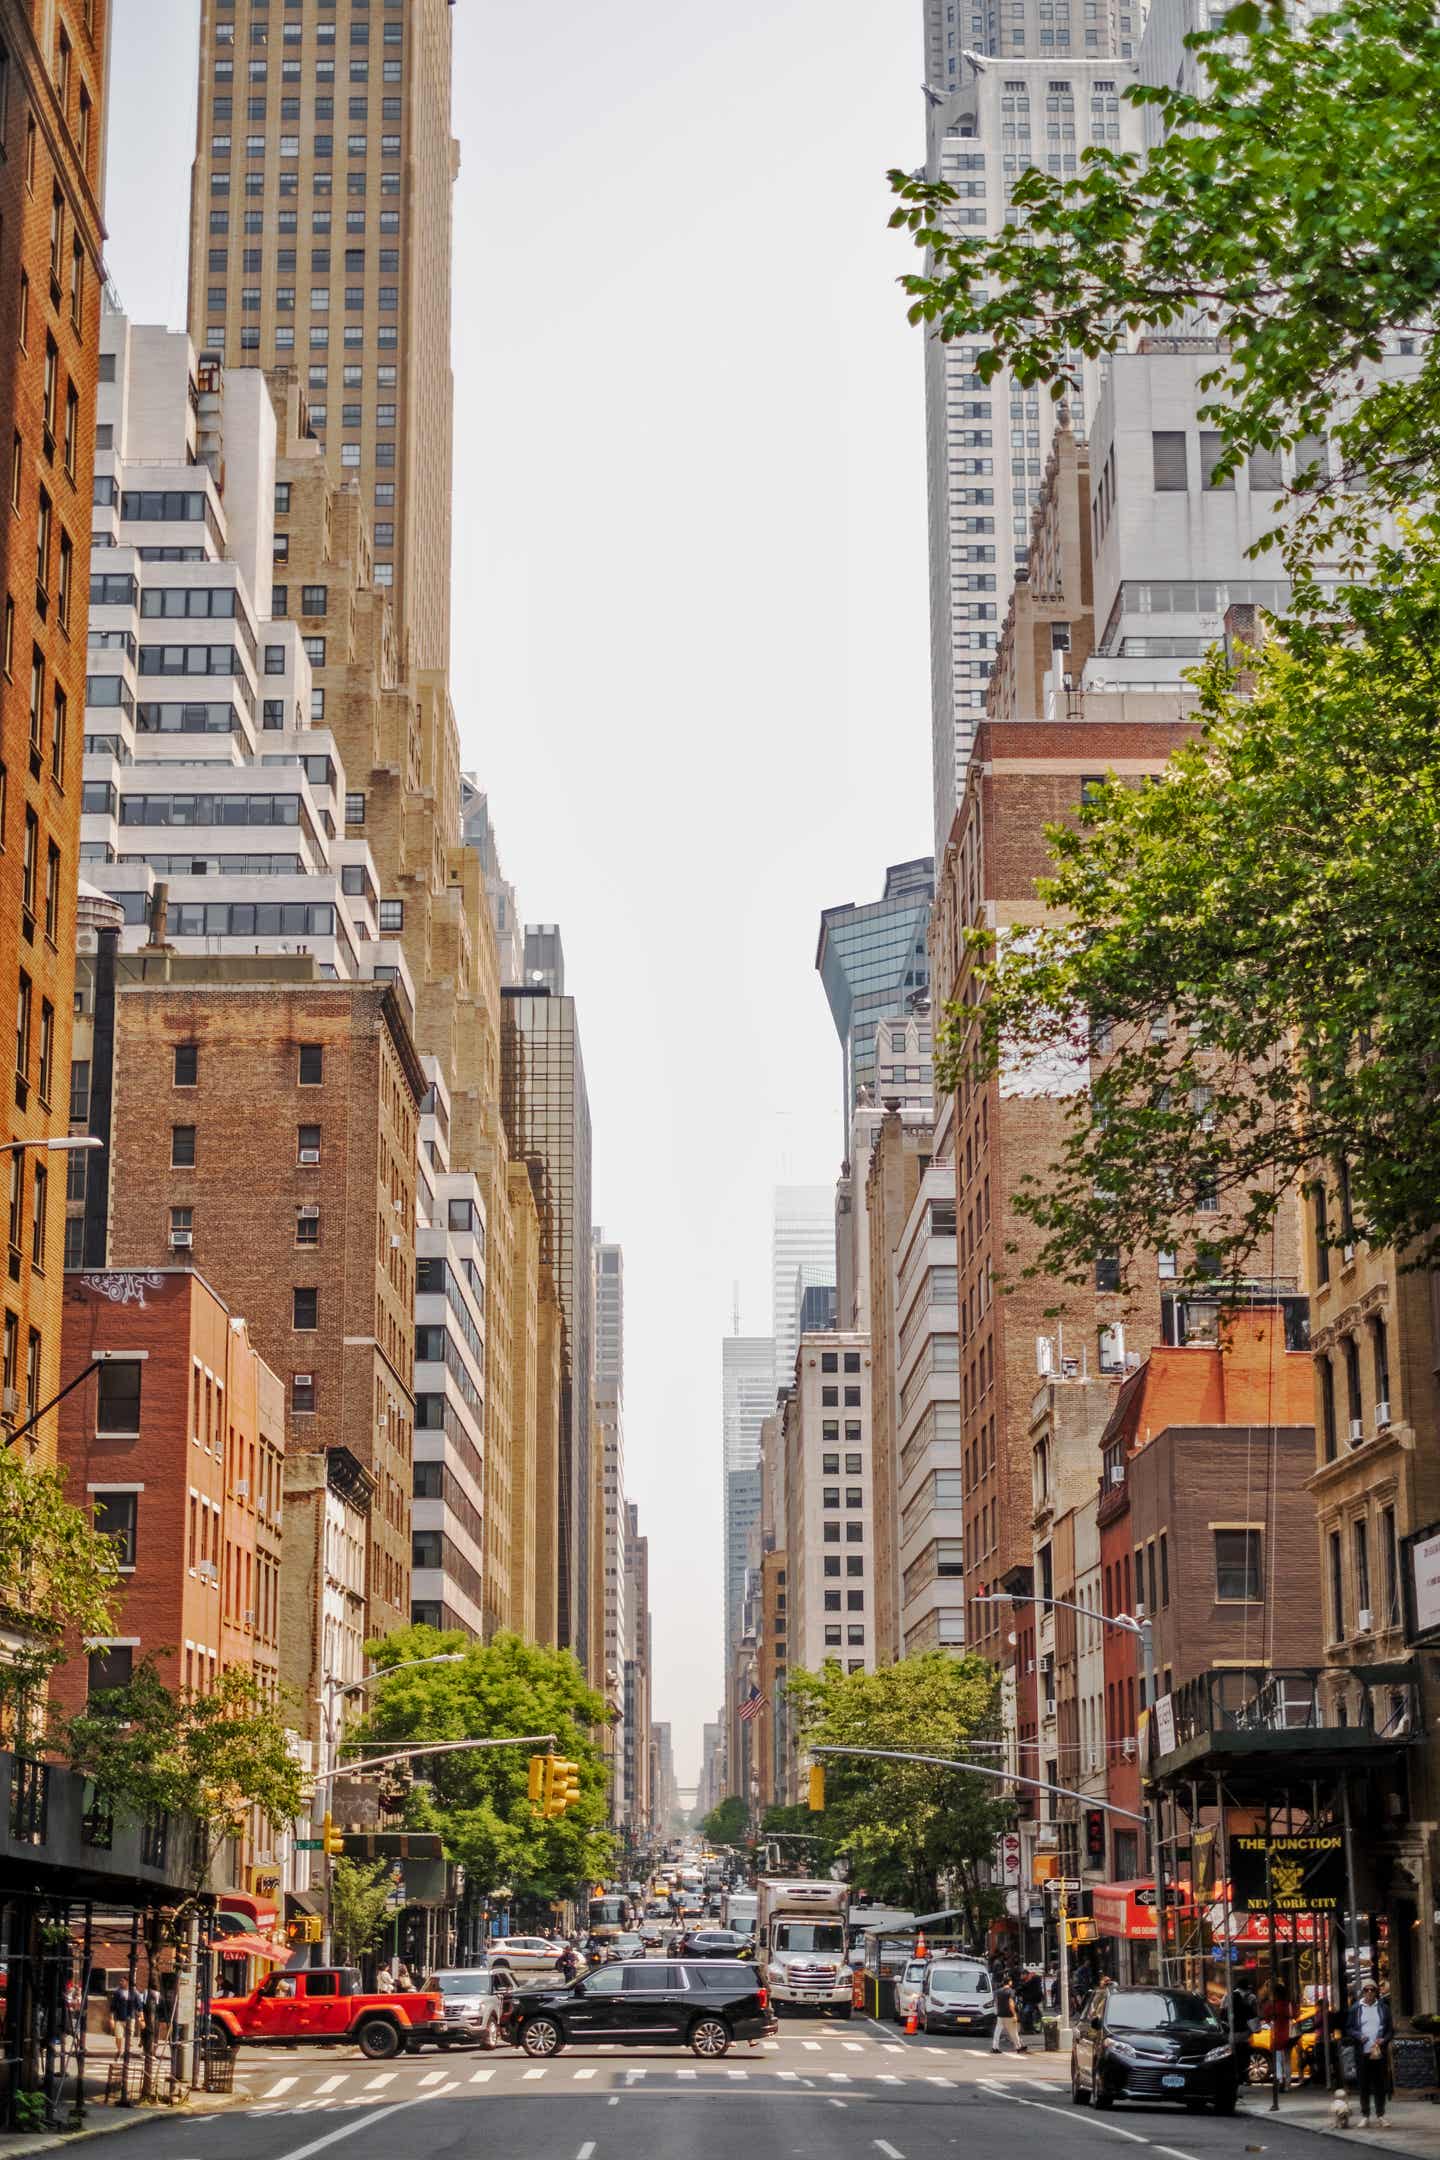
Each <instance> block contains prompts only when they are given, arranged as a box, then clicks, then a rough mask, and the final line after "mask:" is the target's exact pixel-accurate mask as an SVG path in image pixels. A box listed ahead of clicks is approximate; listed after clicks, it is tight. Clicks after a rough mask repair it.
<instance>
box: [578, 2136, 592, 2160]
mask: <svg viewBox="0 0 1440 2160" xmlns="http://www.w3.org/2000/svg"><path fill="white" fill-rule="evenodd" d="M594 2150H595V2140H594V2138H587V2139H586V2140H585V2143H584V2144H583V2145H582V2146H581V2147H580V2150H579V2152H578V2153H576V2155H575V2160H590V2155H591V2154H592V2153H593V2152H594Z"/></svg>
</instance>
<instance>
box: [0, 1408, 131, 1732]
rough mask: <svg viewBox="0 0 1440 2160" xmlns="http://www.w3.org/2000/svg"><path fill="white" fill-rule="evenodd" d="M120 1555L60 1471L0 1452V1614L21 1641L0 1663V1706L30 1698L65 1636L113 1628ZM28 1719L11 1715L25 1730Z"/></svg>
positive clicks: (10, 1710) (58, 1659) (56, 1660)
mask: <svg viewBox="0 0 1440 2160" xmlns="http://www.w3.org/2000/svg"><path fill="white" fill-rule="evenodd" d="M120 1582H121V1577H120V1557H119V1552H118V1549H117V1547H116V1544H115V1540H114V1539H113V1538H109V1537H105V1536H103V1535H102V1534H101V1532H99V1531H98V1530H96V1528H95V1525H94V1523H93V1522H92V1521H91V1519H90V1517H89V1516H88V1515H87V1514H83V1513H82V1512H81V1510H80V1509H79V1508H77V1507H72V1506H71V1504H70V1502H69V1501H68V1500H67V1499H66V1498H65V1483H64V1473H63V1472H62V1471H59V1470H42V1469H36V1468H34V1467H33V1466H32V1465H31V1463H30V1462H29V1461H28V1459H27V1458H26V1456H25V1453H24V1450H23V1449H22V1450H21V1451H20V1452H18V1453H17V1452H16V1451H15V1450H14V1449H12V1448H7V1449H5V1450H4V1451H3V1452H0V1620H3V1622H4V1623H5V1625H6V1627H7V1628H9V1629H11V1630H13V1631H14V1632H15V1634H16V1635H18V1636H19V1637H20V1639H21V1640H20V1647H19V1648H18V1649H17V1650H16V1651H14V1652H13V1653H11V1652H8V1651H7V1653H6V1657H5V1659H4V1661H3V1663H0V1706H3V1708H4V1710H5V1712H6V1713H7V1715H10V1716H13V1715H14V1714H15V1713H16V1712H17V1710H19V1708H20V1706H21V1705H25V1704H33V1703H34V1702H35V1701H36V1700H37V1699H38V1698H39V1696H40V1694H41V1691H42V1689H43V1685H44V1682H45V1679H46V1677H47V1676H48V1674H49V1673H51V1672H52V1671H53V1670H54V1668H55V1667H56V1666H57V1665H58V1664H60V1663H62V1661H63V1659H64V1657H65V1644H66V1639H67V1637H70V1638H73V1637H76V1636H78V1637H81V1638H83V1637H85V1636H87V1635H89V1636H93V1635H109V1634H111V1633H113V1631H114V1625H115V1603H116V1598H117V1596H118V1593H119V1589H120ZM31 1723H32V1720H31V1718H30V1717H28V1716H27V1715H24V1714H21V1715H20V1716H19V1717H18V1726H19V1729H20V1731H21V1732H22V1733H23V1734H26V1735H27V1736H31V1737H33V1735H32V1734H31V1731H30V1728H31Z"/></svg>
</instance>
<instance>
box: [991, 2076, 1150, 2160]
mask: <svg viewBox="0 0 1440 2160" xmlns="http://www.w3.org/2000/svg"><path fill="white" fill-rule="evenodd" d="M991 2089H992V2090H998V2091H999V2092H1000V2094H1001V2095H1002V2097H1003V2098H1004V2099H1006V2100H1009V2101H1010V2102H1011V2103H1012V2105H1013V2106H1015V2107H1028V2108H1039V2110H1040V2112H1041V2114H1042V2115H1064V2116H1065V2117H1066V2118H1067V2120H1069V2121H1072V2122H1073V2121H1074V2117H1073V2116H1072V2115H1071V2114H1070V2111H1069V2109H1068V2108H1057V2107H1052V2106H1051V2105H1050V2103H1049V2101H1048V2100H1022V2099H1021V2097H1020V2095H1019V2093H1012V2092H1010V2091H1009V2090H1008V2089H1007V2088H1006V2087H1005V2086H1003V2085H1001V2086H999V2087H998V2088H996V2087H992V2088H991ZM1092 2113H1093V2110H1092ZM1095 2127H1096V2129H1097V2130H1108V2131H1109V2132H1110V2135H1111V2136H1112V2137H1118V2138H1124V2140H1125V2142H1126V2144H1127V2145H1148V2144H1149V2143H1150V2140H1149V2138H1147V2137H1141V2136H1140V2134H1139V2132H1138V2131H1135V2130H1122V2129H1121V2128H1120V2125H1119V2123H1113V2122H1107V2121H1106V2120H1105V2118H1104V2116H1103V2115H1096V2116H1095ZM1186 2160H1190V2155H1189V2154H1188V2153H1187V2154H1186Z"/></svg>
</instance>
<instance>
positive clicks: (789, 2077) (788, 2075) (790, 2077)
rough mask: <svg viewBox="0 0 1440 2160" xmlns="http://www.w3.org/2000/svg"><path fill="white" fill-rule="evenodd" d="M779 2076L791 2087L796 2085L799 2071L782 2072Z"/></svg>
mask: <svg viewBox="0 0 1440 2160" xmlns="http://www.w3.org/2000/svg"><path fill="white" fill-rule="evenodd" d="M778 2074H779V2076H781V2077H782V2078H784V2079H785V2080H786V2081H787V2083H789V2084H791V2085H793V2084H794V2082H795V2079H796V2077H797V2076H798V2075H799V2073H798V2071H795V2070H781V2071H780V2072H779V2073H778Z"/></svg>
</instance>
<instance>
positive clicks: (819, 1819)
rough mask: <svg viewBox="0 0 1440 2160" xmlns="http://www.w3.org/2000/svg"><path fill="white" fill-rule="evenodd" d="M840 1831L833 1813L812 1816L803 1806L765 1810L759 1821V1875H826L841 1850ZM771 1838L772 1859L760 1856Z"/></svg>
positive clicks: (831, 1810)
mask: <svg viewBox="0 0 1440 2160" xmlns="http://www.w3.org/2000/svg"><path fill="white" fill-rule="evenodd" d="M840 1837H841V1830H840V1825H839V1823H838V1821H837V1820H836V1817H835V1813H834V1810H833V1809H830V1808H826V1809H824V1810H822V1811H821V1812H819V1813H815V1812H814V1811H812V1810H811V1809H810V1808H808V1807H806V1806H805V1805H804V1803H803V1802H801V1803H800V1804H799V1805H796V1806H780V1805H776V1806H774V1807H767V1808H766V1810H765V1812H764V1814H763V1815H762V1816H761V1818H760V1839H761V1846H762V1866H761V1872H762V1873H770V1872H774V1873H777V1874H780V1875H828V1874H829V1872H830V1869H831V1867H832V1866H833V1865H834V1862H835V1859H836V1856H837V1854H838V1852H839V1847H840ZM767 1838H771V1839H773V1840H774V1844H773V1861H772V1856H771V1855H765V1854H764V1853H763V1847H764V1843H765V1840H766V1839H767Z"/></svg>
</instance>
